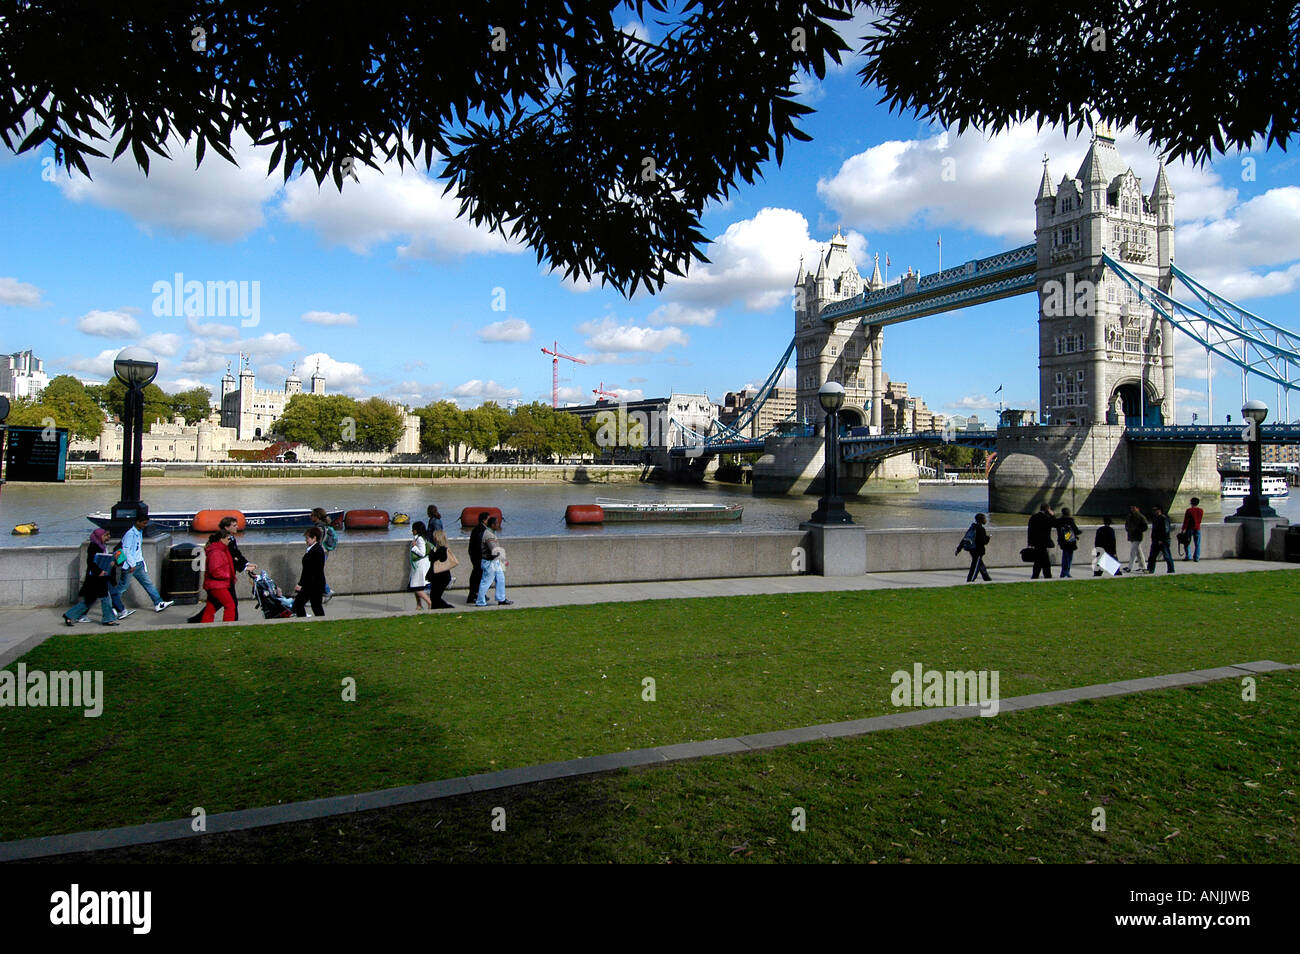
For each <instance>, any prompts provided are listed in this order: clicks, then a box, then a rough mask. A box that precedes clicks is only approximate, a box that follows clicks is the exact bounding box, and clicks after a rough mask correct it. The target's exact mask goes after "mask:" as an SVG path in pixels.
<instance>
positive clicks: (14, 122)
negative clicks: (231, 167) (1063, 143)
mask: <svg viewBox="0 0 1300 954" xmlns="http://www.w3.org/2000/svg"><path fill="white" fill-rule="evenodd" d="M646 7H649V9H650V10H651V11H653V12H654V13H656V14H658V15H659V16H657V17H656V22H658V23H662V24H663V25H664V35H663V37H662V39H660V40H659V41H658V42H655V43H650V42H646V41H643V40H640V39H638V38H636V37H634V36H632V35H631V33H630V32H625V31H624V30H621V29H620V28H619V21H620V20H625V19H627V18H628V17H629V16H631V15H633V14H634V15H635V16H637V17H639V18H643V14H644V13H645V8H646ZM867 8H874V9H875V10H876V21H875V23H874V25H873V32H872V33H871V35H870V36H868V37H867V38H865V43H864V45H863V47H862V55H863V57H864V58H865V60H866V64H865V66H864V67H863V69H862V71H861V75H862V77H863V81H864V83H865V84H867V85H872V84H874V85H875V86H876V88H878V89H879V90H880V91H882V92H883V100H882V101H884V102H887V103H889V104H890V106H891V107H893V108H896V109H899V110H914V111H916V112H918V113H919V114H921V115H922V116H926V117H930V118H934V119H937V120H938V121H939V122H941V123H944V124H945V125H949V126H955V127H956V128H957V129H959V130H961V129H965V128H966V127H967V126H969V125H976V126H980V127H983V128H985V129H987V130H989V131H997V130H999V129H1003V128H1005V127H1006V126H1007V125H1008V124H1009V123H1012V122H1017V121H1021V120H1028V119H1037V120H1039V121H1040V122H1048V123H1060V124H1061V125H1063V126H1066V127H1076V128H1082V126H1083V125H1085V124H1087V123H1089V122H1091V121H1092V119H1093V118H1094V117H1095V116H1100V117H1104V118H1106V119H1107V120H1109V121H1111V122H1114V123H1117V124H1121V125H1122V124H1130V123H1131V124H1133V125H1134V126H1135V127H1136V128H1137V129H1138V130H1139V132H1140V133H1142V134H1143V135H1146V136H1148V137H1149V138H1150V139H1151V140H1152V141H1153V142H1155V143H1156V144H1157V145H1158V146H1159V147H1160V148H1161V149H1162V150H1164V151H1165V152H1166V153H1167V154H1168V156H1169V157H1170V158H1178V157H1181V156H1188V157H1191V158H1193V159H1204V158H1206V157H1208V156H1209V155H1210V154H1211V153H1212V152H1223V151H1225V150H1228V149H1232V148H1244V147H1246V146H1249V145H1251V144H1253V143H1254V142H1255V141H1256V140H1257V139H1261V138H1262V139H1264V140H1265V141H1266V142H1267V143H1268V144H1269V145H1276V146H1279V147H1281V148H1283V149H1285V148H1286V145H1287V143H1288V140H1289V139H1290V138H1291V137H1292V136H1294V135H1295V133H1296V131H1297V128H1300V127H1298V125H1297V124H1298V123H1300V110H1297V109H1296V103H1297V101H1298V99H1300V96H1298V92H1300V90H1298V88H1297V86H1298V83H1300V71H1297V69H1296V64H1295V54H1294V50H1295V49H1296V47H1297V45H1300V17H1296V16H1294V15H1293V10H1294V5H1293V4H1291V3H1280V2H1277V0H1263V2H1261V3H1254V4H1237V5H1235V6H1233V5H1227V4H1215V5H1212V6H1211V7H1210V8H1208V9H1207V8H1206V7H1205V6H1204V5H1197V4H1187V3H1184V4H1181V5H1179V4H1175V3H1174V2H1173V0H1145V2H1138V0H1086V2H1084V0H1061V2H1059V3H1053V4H1049V5H1043V4H1040V3H1030V2H1023V0H1022V2H1018V3H1009V2H1001V3H994V2H979V0H977V2H974V3H965V4H951V5H949V4H933V3H929V2H924V0H894V2H882V3H876V4H866V3H862V2H859V0H775V2H771V3H741V2H736V0H690V2H687V3H684V4H669V3H667V2H666V0H599V2H598V0H493V2H492V3H490V4H488V3H481V2H468V0H467V2H463V3H459V4H455V3H440V4H430V3H425V2H405V3H404V2H393V3H389V4H383V5H377V6H376V7H375V8H373V9H368V10H367V11H366V16H364V17H357V18H353V20H351V21H349V22H348V24H347V28H346V29H345V30H341V29H340V28H339V24H338V23H337V22H336V20H335V19H334V18H333V17H330V16H325V15H322V14H321V12H320V10H319V9H318V8H317V7H316V6H315V5H313V4H288V5H286V4H280V3H273V2H271V0H174V2H171V3H157V2H156V0H118V2H115V3H112V4H83V5H78V6H77V15H76V16H67V15H65V14H66V11H65V4H63V3H60V2H56V0H28V2H24V3H21V4H19V3H10V4H7V5H6V7H5V12H4V14H3V16H0V64H3V69H2V70H0V73H2V74H3V80H0V82H3V84H4V86H3V87H0V102H3V103H4V104H5V106H4V108H2V109H0V140H3V142H4V143H5V145H6V147H8V148H9V149H11V150H13V151H14V152H18V153H21V152H25V151H27V150H30V149H35V148H37V147H40V146H42V145H43V144H45V143H49V144H50V145H51V146H53V148H54V153H55V158H56V160H57V161H59V162H61V163H63V164H64V165H66V166H68V167H69V168H76V169H78V170H80V171H81V172H83V173H86V172H87V166H86V161H85V160H86V156H100V155H104V152H103V151H101V150H100V149H98V148H96V145H95V144H96V143H102V144H106V148H107V144H112V146H113V148H112V150H111V151H112V155H113V158H114V159H116V158H117V157H119V156H121V155H122V154H124V153H125V152H126V151H127V150H130V152H131V156H132V158H133V159H134V161H135V162H136V163H137V164H138V165H139V166H141V167H142V168H144V169H145V170H146V171H147V170H148V167H149V163H150V158H151V157H150V153H153V154H154V155H158V156H165V155H167V146H168V143H169V141H170V140H171V139H172V137H179V138H180V139H181V140H183V141H184V142H187V143H188V142H191V141H192V142H194V143H195V150H196V157H197V159H198V161H199V162H202V161H203V159H204V157H205V156H206V154H207V150H208V149H211V150H212V151H214V152H216V153H217V154H218V155H220V156H221V157H223V158H224V159H226V160H229V161H234V158H233V155H232V152H231V150H232V148H233V143H234V141H235V132H236V131H237V130H238V131H241V132H243V133H246V134H248V135H249V136H251V137H252V139H253V140H254V141H255V142H256V143H258V144H260V145H265V146H269V147H271V149H272V152H271V157H270V163H269V165H270V170H269V171H274V170H275V169H279V170H280V171H281V172H282V174H283V175H284V177H285V178H286V180H287V179H288V178H289V177H290V176H291V175H293V174H294V173H295V172H297V171H299V170H301V171H304V172H305V173H310V174H311V175H313V176H314V177H315V178H316V180H317V181H318V182H323V181H324V179H325V177H327V176H328V177H330V178H332V179H333V181H334V184H335V186H336V187H337V188H339V189H342V188H343V187H344V182H345V180H346V179H347V178H348V177H349V175H350V173H352V172H354V171H355V170H356V168H357V167H359V166H362V165H364V166H371V167H377V166H378V163H379V161H380V160H381V159H382V160H396V161H397V162H398V163H399V165H402V166H404V165H405V164H406V163H408V162H409V163H412V164H417V163H418V164H421V165H423V166H424V167H425V168H432V166H433V165H434V163H435V161H437V160H441V159H445V164H444V165H443V167H442V169H441V171H440V172H439V175H440V177H441V178H443V179H445V180H446V181H447V188H448V190H455V191H456V193H457V194H458V196H459V197H460V200H461V215H463V216H468V217H469V218H470V219H471V220H472V221H473V222H475V223H476V224H482V225H487V226H489V227H491V228H492V229H494V230H495V231H497V232H499V233H500V234H502V235H506V236H509V237H511V238H515V239H519V240H522V241H524V242H525V243H527V244H528V245H530V246H531V247H532V248H533V249H534V250H535V251H536V253H537V257H538V260H539V261H546V262H547V263H549V264H550V265H552V266H553V267H555V268H557V269H561V270H562V271H563V272H564V274H565V275H567V276H569V277H575V276H577V275H579V274H580V275H582V276H583V277H591V276H592V275H593V274H596V275H598V276H599V278H600V279H601V281H602V282H606V281H607V282H609V283H611V284H612V285H613V286H614V287H616V288H617V289H619V290H620V291H622V292H623V293H624V294H631V293H632V292H634V291H635V290H636V288H637V286H638V285H644V286H645V287H646V288H647V289H651V290H653V289H657V288H659V287H662V285H663V283H664V281H665V280H666V278H667V277H668V276H669V275H676V274H680V273H681V272H682V271H683V270H685V269H687V268H688V267H689V265H690V264H691V262H692V261H697V260H698V261H704V260H705V259H704V255H703V253H702V251H701V248H702V246H703V245H704V244H705V243H706V242H707V239H706V237H705V236H704V235H703V234H702V233H701V232H700V216H701V215H702V212H703V209H704V207H705V205H706V204H707V203H709V202H711V201H718V200H723V199H726V198H727V197H728V196H729V194H730V193H731V191H732V190H733V189H734V188H735V187H736V186H737V183H738V181H739V180H744V181H745V182H753V180H754V177H755V176H756V175H760V174H761V172H762V167H763V165H764V164H765V163H766V162H768V161H769V160H770V159H773V158H775V160H776V161H777V163H778V164H779V163H780V162H781V160H782V157H783V154H784V149H785V145H786V143H787V142H788V141H789V140H806V139H808V136H807V134H806V133H804V132H802V131H801V130H800V129H799V128H798V125H797V120H798V119H799V118H800V117H802V116H805V115H807V114H808V113H809V112H811V108H810V107H808V106H804V105H802V104H800V103H797V102H796V101H795V97H796V88H797V85H798V83H800V82H801V81H803V80H804V79H805V78H806V77H807V76H808V75H809V74H812V75H815V76H817V77H818V78H820V77H822V76H823V75H824V74H825V70H826V67H827V65H828V64H829V63H831V62H834V63H838V62H840V59H841V54H842V53H843V52H845V51H847V50H848V49H849V46H848V44H847V43H845V41H844V40H843V39H842V38H841V36H840V34H839V33H838V32H837V28H838V27H840V26H842V25H843V23H844V21H846V20H847V19H848V18H849V17H850V16H851V14H852V12H853V11H854V10H855V9H867ZM140 63H153V64H166V66H167V69H166V71H165V74H163V75H162V76H161V78H160V75H159V74H158V73H157V71H150V70H141V69H139V67H138V64H140ZM864 132H865V130H864Z"/></svg>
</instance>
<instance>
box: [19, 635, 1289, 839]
mask: <svg viewBox="0 0 1300 954" xmlns="http://www.w3.org/2000/svg"><path fill="white" fill-rule="evenodd" d="M1289 670H1300V665H1283V664H1281V663H1276V662H1273V661H1271V660H1260V661H1258V662H1248V663H1237V664H1235V665H1232V666H1219V667H1218V668H1215V669H1197V670H1194V671H1193V672H1180V673H1174V674H1172V675H1168V676H1148V677H1146V678H1144V679H1126V680H1124V681H1122V682H1108V683H1101V684H1098V685H1094V686H1080V687H1078V688H1075V689H1058V690H1056V691H1055V692H1038V693H1034V694H1033V695H1028V696H1014V697H1012V698H1010V699H1002V700H999V702H998V712H999V714H1000V713H1003V712H1019V711H1021V710H1024V709H1037V708H1040V707H1042V706H1052V705H1063V704H1069V703H1072V702H1078V701H1080V700H1081V699H1102V698H1106V697H1108V696H1125V695H1132V694H1133V693H1137V692H1149V691H1151V690H1153V689H1172V688H1175V687H1178V686H1191V685H1196V684H1197V683H1203V682H1214V681H1217V680H1220V679H1241V678H1243V677H1245V676H1251V675H1256V674H1259V673H1266V672H1278V671H1289ZM979 715H980V707H979V706H978V705H969V706H948V707H944V708H934V709H907V710H905V711H900V712H898V713H895V714H891V715H884V716H875V717H873V718H870V719H855V720H853V721H851V722H830V723H825V724H822V725H812V726H806V727H804V728H799V729H785V730H782V731H779V732H763V733H759V734H757V735H742V736H738V737H735V738H727V739H709V740H707V741H704V742H682V743H679V744H677V745H661V746H658V747H656V748H653V749H633V750H630V751H627V752H615V753H613V754H611V755H596V756H589V757H587V758H581V759H570V760H568V761H566V762H547V763H545V764H542V765H531V766H526V767H524V768H513V769H502V770H501V771H498V772H486V773H484V774H481V775H469V776H465V777H462V778H450V779H442V780H440V781H437V782H425V783H423V784H420V785H404V786H402V787H401V788H388V789H383V790H381V791H377V792H365V793H362V794H360V795H340V796H336V797H334V798H317V799H313V800H311V801H307V802H291V803H289V804H287V805H270V806H267V807H265V808H249V809H244V810H242V811H235V812H222V813H220V814H217V815H209V816H208V817H207V829H206V831H205V832H204V833H205V834H217V833H219V832H232V831H245V830H247V829H250V828H264V827H267V826H270V825H282V824H285V823H286V822H297V821H309V820H311V819H315V818H329V817H331V816H335V815H347V814H351V813H353V812H364V811H372V810H374V809H378V808H391V807H393V806H396V805H408V804H411V803H412V802H426V801H433V800H436V799H441V798H450V797H452V796H456V795H468V794H471V793H474V792H490V791H495V790H497V789H502V788H511V787H513V786H516V785H527V784H531V783H533V782H545V781H552V780H555V779H565V778H577V777H580V776H588V775H596V774H599V773H601V772H609V771H612V770H614V769H620V768H633V767H639V766H646V765H667V764H669V763H671V762H684V761H688V760H691V759H698V758H704V757H706V756H710V755H735V754H740V753H744V752H758V751H762V750H764V749H775V748H781V747H783V746H787V745H797V744H798V743H800V742H811V741H814V740H817V739H844V738H853V737H855V736H861V735H867V734H869V733H872V732H881V731H884V730H887V729H904V728H909V727H914V726H918V725H926V724H928V723H931V722H943V721H947V720H950V719H969V718H972V717H978V716H979ZM192 821H193V820H192V819H190V818H181V819H177V820H175V821H167V822H155V823H153V824H149V825H132V826H130V827H126V828H108V829H102V830H100V831H88V832H78V833H76V834H70V835H50V836H47V837H44V838H28V839H25V840H23V841H8V842H0V862H5V861H22V860H26V859H32V858H45V857H50V856H52V855H68V854H78V853H80V852H86V851H103V850H105V849H110V848H127V847H131V846H133V845H148V844H155V843H157V842H163V841H178V840H180V839H182V838H193V837H196V835H198V834H199V833H197V832H195V831H194V830H193V829H192V828H191V824H192Z"/></svg>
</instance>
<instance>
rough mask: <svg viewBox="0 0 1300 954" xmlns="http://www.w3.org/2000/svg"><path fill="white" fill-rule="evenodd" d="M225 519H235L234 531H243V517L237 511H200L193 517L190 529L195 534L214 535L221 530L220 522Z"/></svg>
mask: <svg viewBox="0 0 1300 954" xmlns="http://www.w3.org/2000/svg"><path fill="white" fill-rule="evenodd" d="M227 517H234V518H235V529H236V530H243V529H244V515H243V514H242V513H240V512H239V511H238V510H200V511H199V512H198V513H196V514H195V515H194V520H193V522H191V523H190V529H191V530H193V531H194V532H195V533H216V532H217V531H218V530H220V529H221V521H222V520H225V519H226V518H227Z"/></svg>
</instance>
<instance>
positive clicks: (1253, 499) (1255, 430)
mask: <svg viewBox="0 0 1300 954" xmlns="http://www.w3.org/2000/svg"><path fill="white" fill-rule="evenodd" d="M1241 417H1242V419H1243V420H1244V421H1246V422H1247V426H1246V428H1245V435H1244V436H1247V437H1248V438H1249V441H1248V442H1247V445H1246V447H1247V451H1248V452H1249V454H1250V493H1249V494H1247V496H1246V499H1245V501H1244V502H1243V503H1242V505H1241V506H1240V507H1238V508H1237V512H1236V514H1235V516H1238V517H1276V516H1277V511H1275V510H1274V509H1273V508H1272V507H1270V506H1269V505H1268V503H1267V502H1266V500H1265V498H1264V463H1263V458H1264V454H1263V446H1264V444H1263V438H1264V435H1263V434H1261V433H1260V427H1261V426H1262V425H1263V424H1264V419H1265V418H1267V417H1268V405H1267V404H1265V403H1264V402H1263V401H1260V400H1250V401H1247V402H1246V403H1245V405H1243V406H1242V409H1241Z"/></svg>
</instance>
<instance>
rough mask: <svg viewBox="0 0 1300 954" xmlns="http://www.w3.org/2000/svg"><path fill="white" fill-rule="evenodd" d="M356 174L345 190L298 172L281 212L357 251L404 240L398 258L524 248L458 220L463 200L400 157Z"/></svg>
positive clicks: (326, 238)
mask: <svg viewBox="0 0 1300 954" xmlns="http://www.w3.org/2000/svg"><path fill="white" fill-rule="evenodd" d="M356 175H357V180H355V181H354V180H353V179H351V178H346V179H344V185H343V191H342V192H341V193H340V192H339V191H338V189H337V188H335V186H334V183H333V180H331V179H326V180H325V181H324V183H322V184H321V185H319V186H318V185H317V184H316V180H315V178H313V177H311V176H300V177H298V178H297V179H294V180H293V181H292V182H290V183H289V184H288V186H286V187H285V196H284V202H283V203H282V205H281V206H280V210H281V212H282V213H283V214H284V216H285V217H286V218H288V219H289V221H291V222H296V223H298V224H300V225H305V226H307V227H309V228H312V229H314V230H315V231H316V233H317V234H318V235H319V236H320V237H321V239H322V240H323V241H324V242H326V243H327V244H330V245H342V246H345V247H346V248H349V249H351V250H352V251H353V252H356V253H357V254H364V253H366V252H368V251H369V250H370V249H371V248H373V247H374V246H375V245H380V244H384V243H388V242H399V243H404V244H399V245H398V248H397V254H398V257H399V258H403V259H411V260H416V259H432V260H445V259H450V258H455V257H457V256H461V255H466V254H471V253H478V252H522V251H524V250H525V248H524V246H523V245H521V244H519V243H518V242H516V243H508V242H507V241H506V240H505V239H503V238H501V236H499V235H496V234H494V233H492V232H490V231H489V230H487V229H485V228H478V227H476V226H474V225H473V224H471V223H470V222H469V221H468V220H467V219H461V218H458V217H457V213H458V212H459V211H460V200H459V199H457V197H456V196H455V194H451V193H449V194H447V195H443V193H442V190H443V188H444V187H445V186H446V183H443V182H438V181H437V180H435V179H433V178H432V177H431V176H430V175H428V174H427V173H425V172H423V171H419V170H416V169H414V168H412V167H411V165H410V164H408V165H407V166H406V168H405V169H399V168H398V165H397V162H396V160H394V161H392V162H382V161H381V162H380V163H379V171H376V170H374V169H371V168H369V167H367V166H360V165H359V166H357V168H356Z"/></svg>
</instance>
